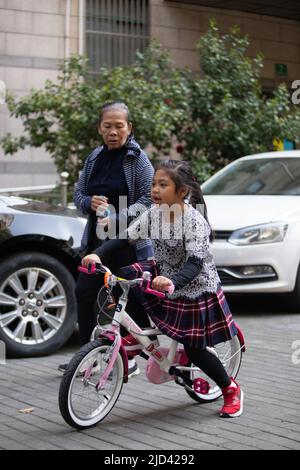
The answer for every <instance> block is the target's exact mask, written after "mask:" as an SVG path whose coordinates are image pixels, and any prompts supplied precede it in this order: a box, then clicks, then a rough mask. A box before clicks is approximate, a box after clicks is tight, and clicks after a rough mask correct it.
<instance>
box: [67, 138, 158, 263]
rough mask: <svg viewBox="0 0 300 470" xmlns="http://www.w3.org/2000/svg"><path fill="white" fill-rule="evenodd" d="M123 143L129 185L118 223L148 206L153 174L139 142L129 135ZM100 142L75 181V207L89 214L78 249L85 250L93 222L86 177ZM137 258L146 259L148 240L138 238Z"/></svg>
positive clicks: (95, 157)
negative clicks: (124, 207)
mask: <svg viewBox="0 0 300 470" xmlns="http://www.w3.org/2000/svg"><path fill="white" fill-rule="evenodd" d="M125 147H126V149H127V153H126V155H125V157H124V160H123V169H124V174H125V179H126V183H127V186H128V208H127V209H123V210H122V211H121V212H120V213H119V214H118V218H119V223H120V222H121V219H123V223H124V220H125V221H126V220H127V221H128V222H129V221H130V220H132V219H135V218H136V217H138V216H139V215H140V214H141V213H142V212H143V211H144V210H146V209H148V208H149V207H150V206H151V197H150V191H151V185H152V178H153V174H154V170H153V167H152V165H151V163H150V161H149V159H148V157H147V155H146V154H145V152H144V151H143V150H142V149H141V148H140V146H139V144H138V143H137V142H136V141H135V140H134V138H133V137H130V138H129V139H128V140H127V142H126V144H125ZM102 149H103V146H100V147H97V148H96V149H95V150H93V152H92V153H91V154H90V155H89V156H88V157H87V159H86V161H85V163H84V167H83V170H82V172H81V174H80V177H79V181H78V183H77V184H76V185H75V191H74V203H75V205H76V207H77V208H78V209H79V210H80V211H81V212H82V213H83V214H84V215H88V221H87V224H86V227H85V230H84V233H83V236H82V241H81V247H80V251H81V252H85V251H86V249H87V248H88V236H89V233H90V229H91V224H92V223H93V218H92V214H93V211H92V209H91V199H92V197H91V196H89V195H88V192H87V187H88V181H89V178H90V176H91V174H92V171H93V168H94V164H95V161H96V159H97V158H101V150H102ZM135 251H136V256H137V260H138V261H141V260H145V259H147V258H149V257H152V256H153V249H152V243H151V240H139V241H138V242H137V243H136V245H135Z"/></svg>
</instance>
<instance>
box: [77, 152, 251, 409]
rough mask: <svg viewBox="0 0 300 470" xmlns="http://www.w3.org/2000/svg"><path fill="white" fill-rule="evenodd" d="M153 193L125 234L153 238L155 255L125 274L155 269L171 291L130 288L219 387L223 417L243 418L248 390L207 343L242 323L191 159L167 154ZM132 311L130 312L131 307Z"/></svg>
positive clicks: (157, 281) (106, 248)
mask: <svg viewBox="0 0 300 470" xmlns="http://www.w3.org/2000/svg"><path fill="white" fill-rule="evenodd" d="M151 196H152V200H153V203H154V206H152V208H151V209H149V210H147V211H146V212H144V213H143V214H142V216H141V217H140V219H139V220H138V221H137V222H135V223H133V224H132V225H131V226H130V227H129V229H128V236H129V243H132V242H135V241H137V240H138V239H141V238H151V239H152V242H153V248H154V255H155V261H153V260H148V261H146V262H139V263H135V264H133V265H131V266H127V267H126V268H122V275H123V276H124V277H125V278H127V279H134V278H138V277H141V274H142V273H143V272H144V271H150V272H151V273H152V275H153V278H154V279H153V282H152V287H153V288H154V289H156V290H158V291H162V292H165V291H168V290H169V291H172V290H174V292H173V294H171V295H169V296H168V298H166V299H164V300H161V299H158V298H157V297H155V298H153V297H152V296H149V295H147V294H145V293H142V292H141V290H140V289H138V288H134V289H132V293H133V295H134V296H135V298H136V299H137V300H138V302H139V303H140V304H141V305H142V306H143V307H144V309H145V310H146V312H147V313H148V314H149V316H150V317H151V319H152V320H153V321H154V323H155V324H156V325H157V327H158V328H159V329H160V330H161V331H162V333H164V334H166V335H167V336H169V337H171V338H172V339H174V340H176V341H178V342H179V343H182V344H183V345H184V348H185V352H186V354H187V356H188V358H189V359H190V361H191V362H192V363H193V364H195V365H196V366H197V367H199V368H200V369H201V370H202V371H203V372H204V373H205V374H206V375H207V376H208V377H210V378H211V379H212V380H213V381H215V382H216V384H217V385H218V386H219V387H220V388H221V389H222V393H223V397H224V406H223V407H222V409H221V410H220V416H221V417H227V418H233V417H238V416H240V415H241V414H242V412H243V391H242V390H241V388H240V386H239V385H238V384H237V383H236V382H235V380H234V379H232V378H230V377H229V376H228V374H227V372H226V370H225V368H224V366H223V364H222V363H221V361H220V360H219V358H218V357H216V356H215V355H214V354H213V353H212V352H210V350H209V347H213V346H215V345H216V344H218V343H221V342H226V341H229V340H230V339H232V338H233V337H234V336H235V335H236V334H237V328H236V326H235V323H234V321H233V318H232V315H231V312H230V309H229V306H228V304H227V301H226V299H225V296H224V293H223V291H222V288H221V285H220V280H219V277H218V274H217V270H216V267H215V264H214V262H213V258H212V254H211V252H210V249H209V241H210V239H211V238H212V236H211V228H210V225H209V222H208V218H207V210H206V205H205V202H204V199H203V195H202V191H201V188H200V185H199V184H198V183H197V181H196V179H195V177H194V175H193V173H192V170H191V168H190V166H189V165H188V164H187V163H186V162H178V161H173V160H169V161H164V162H161V163H160V164H159V166H158V167H157V169H156V172H155V175H154V179H153V185H152V192H151ZM201 212H202V214H203V215H202V214H201ZM126 243H128V241H127V240H110V241H108V242H106V243H105V244H104V245H102V246H101V247H100V248H99V249H97V250H95V252H94V253H93V254H90V255H87V256H86V257H85V258H84V259H83V260H82V264H83V266H87V265H88V263H91V262H100V258H99V257H101V256H103V255H106V254H107V253H109V252H111V251H113V250H114V249H116V248H120V246H122V245H123V246H124V245H125V244H126ZM127 311H128V313H129V314H130V309H129V308H128V307H127ZM207 348H208V349H207Z"/></svg>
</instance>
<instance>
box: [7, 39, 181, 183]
mask: <svg viewBox="0 0 300 470" xmlns="http://www.w3.org/2000/svg"><path fill="white" fill-rule="evenodd" d="M186 75H187V74H186V73H185V72H184V71H179V70H176V69H175V68H173V67H172V65H171V61H170V58H169V56H168V54H167V52H166V51H165V50H163V48H162V47H161V46H160V45H159V44H157V43H153V44H151V46H150V47H149V49H148V50H147V51H146V52H145V53H144V54H141V53H138V54H137V59H136V62H135V64H133V65H132V66H127V67H126V66H122V67H115V68H113V69H108V68H107V67H103V68H102V69H101V70H100V74H99V78H98V79H95V80H93V79H91V75H90V71H89V66H88V61H87V60H86V59H85V58H83V57H80V56H73V57H71V58H70V59H69V60H67V61H65V62H64V63H63V65H62V66H61V68H60V73H59V75H58V79H57V81H50V80H48V81H46V83H45V87H44V89H42V90H31V92H30V94H29V95H27V96H25V97H23V98H21V99H19V100H17V99H16V98H15V97H14V96H13V95H12V94H8V96H7V105H8V108H9V111H10V113H11V115H12V116H14V117H16V118H18V117H20V118H21V119H22V121H23V126H24V131H25V132H24V135H22V136H20V137H13V136H12V135H11V134H8V135H6V136H5V137H4V138H3V139H2V142H1V144H2V147H3V149H4V151H5V153H7V154H13V153H15V152H16V151H17V150H19V149H23V148H25V147H26V146H27V145H29V146H32V147H41V146H44V148H45V149H46V150H47V151H48V152H49V153H50V154H51V155H52V156H53V158H54V161H55V163H56V166H57V168H58V170H59V171H63V170H68V172H69V173H70V181H71V182H74V181H75V180H76V179H77V177H78V170H79V169H80V167H81V165H82V161H83V160H84V158H85V157H86V156H87V155H88V154H89V152H90V150H91V149H92V148H94V147H96V146H97V145H99V141H100V136H99V135H98V131H97V125H98V116H99V110H100V107H101V106H102V105H103V104H104V103H105V102H106V101H110V100H116V99H121V100H124V101H126V103H127V104H128V106H129V109H130V110H131V111H132V118H133V123H134V128H135V134H136V136H137V138H138V141H139V143H140V144H141V145H142V146H146V145H148V144H151V145H152V154H153V156H157V155H158V154H160V153H165V154H168V153H169V151H170V141H171V137H172V135H176V134H177V132H178V129H179V127H180V126H181V125H183V121H184V119H185V116H186V109H187V106H188V93H189V88H188V86H187V83H188V82H187V79H186Z"/></svg>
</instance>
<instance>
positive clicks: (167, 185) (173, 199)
mask: <svg viewBox="0 0 300 470" xmlns="http://www.w3.org/2000/svg"><path fill="white" fill-rule="evenodd" d="M186 194H187V190H186V189H185V188H180V189H179V191H176V185H175V183H174V181H173V180H172V178H171V177H170V176H169V174H168V173H167V172H166V171H164V170H157V171H156V172H155V175H154V177H153V182H152V190H151V198H152V201H153V202H154V204H158V205H161V204H167V205H168V206H172V205H173V204H180V205H183V199H184V197H185V196H186Z"/></svg>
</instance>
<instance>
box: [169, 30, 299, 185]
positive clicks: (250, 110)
mask: <svg viewBox="0 0 300 470" xmlns="http://www.w3.org/2000/svg"><path fill="white" fill-rule="evenodd" d="M248 46H249V41H248V39H247V38H246V37H241V35H240V33H239V29H238V28H232V29H231V31H230V32H229V33H228V34H225V35H221V34H220V32H219V30H218V27H217V25H216V23H215V22H214V21H211V23H210V27H209V30H208V32H207V33H206V34H205V35H204V36H203V37H202V38H201V39H200V40H199V43H198V45H197V49H198V51H199V54H200V64H201V70H202V76H199V77H197V78H195V79H194V80H193V81H191V83H190V86H191V93H190V105H189V108H188V109H189V116H188V124H187V126H186V127H185V128H183V129H182V131H181V132H180V133H179V134H178V138H179V140H180V141H181V142H182V151H183V157H184V158H186V159H188V160H191V161H192V164H193V166H194V168H195V170H196V172H197V173H198V175H199V177H200V178H201V179H202V180H203V179H205V178H206V177H207V176H208V175H210V174H212V173H213V172H215V171H216V170H218V169H220V168H222V167H223V166H224V165H225V164H227V163H228V162H230V161H232V160H235V159H236V158H238V157H241V156H243V155H247V154H251V153H256V152H263V151H271V150H273V148H272V142H273V139H274V138H278V139H283V138H288V139H290V140H292V141H295V142H299V140H300V111H299V109H298V108H297V107H296V106H293V105H292V104H291V99H290V95H289V91H288V89H287V88H286V86H285V85H281V86H280V87H278V88H277V89H276V90H275V91H274V93H273V96H272V97H271V98H269V99H267V98H266V97H265V96H264V94H263V92H262V89H261V85H260V81H259V77H260V74H261V69H262V67H263V60H262V57H261V56H258V57H257V58H255V59H250V58H249V57H247V56H246V53H247V48H248Z"/></svg>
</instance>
